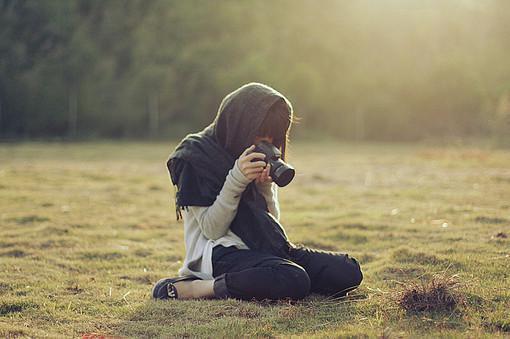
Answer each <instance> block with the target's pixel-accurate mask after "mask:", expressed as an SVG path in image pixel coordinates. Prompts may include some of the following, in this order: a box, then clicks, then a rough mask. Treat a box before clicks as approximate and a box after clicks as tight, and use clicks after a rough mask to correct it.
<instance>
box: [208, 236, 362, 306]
mask: <svg viewBox="0 0 510 339" xmlns="http://www.w3.org/2000/svg"><path fill="white" fill-rule="evenodd" d="M212 261H213V276H214V277H215V280H214V294H215V297H217V298H227V297H232V298H238V299H244V300H250V299H252V298H255V299H257V300H262V299H266V298H268V299H282V298H291V299H301V298H304V297H305V296H307V295H308V294H309V293H310V292H315V293H319V294H323V295H335V296H342V295H345V294H346V293H347V292H348V291H351V290H353V289H355V288H356V287H358V286H359V284H360V283H361V280H362V279H363V274H362V272H361V269H360V266H359V264H358V262H357V261H356V260H355V259H354V258H350V257H349V256H348V255H347V254H341V253H338V252H330V251H322V250H316V249H310V248H307V247H303V246H298V247H296V248H294V249H293V250H292V251H291V260H287V259H284V258H280V257H277V256H273V255H268V254H264V253H261V252H258V251H254V250H240V249H237V248H235V247H233V246H230V247H223V246H216V247H215V248H214V250H213V260H212Z"/></svg>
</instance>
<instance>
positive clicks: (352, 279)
mask: <svg viewBox="0 0 510 339" xmlns="http://www.w3.org/2000/svg"><path fill="white" fill-rule="evenodd" d="M332 271H333V272H334V273H333V274H332V277H331V278H332V280H333V281H332V285H333V286H334V287H333V291H334V292H335V293H341V294H346V293H347V292H349V291H351V290H353V289H355V288H357V287H358V286H359V285H360V284H361V281H362V280H363V272H362V271H361V267H360V265H359V263H358V261H357V260H356V259H354V258H350V257H349V256H348V255H346V256H345V262H342V263H341V264H340V265H338V266H336V267H335V268H334V269H333V270H332Z"/></svg>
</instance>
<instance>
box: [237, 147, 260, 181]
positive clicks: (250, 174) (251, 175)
mask: <svg viewBox="0 0 510 339" xmlns="http://www.w3.org/2000/svg"><path fill="white" fill-rule="evenodd" d="M254 148H255V145H251V146H250V147H248V148H247V149H245V150H244V152H243V153H242V154H241V155H240V156H239V168H240V169H241V172H242V173H243V174H244V176H245V177H246V178H248V179H250V180H253V179H255V178H257V177H259V176H260V175H261V173H262V172H263V171H264V167H266V162H265V161H262V160H258V161H253V162H252V160H253V159H264V158H265V157H266V155H265V154H264V153H259V152H251V151H253V149H254Z"/></svg>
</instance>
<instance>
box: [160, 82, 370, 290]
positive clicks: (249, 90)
mask: <svg viewBox="0 0 510 339" xmlns="http://www.w3.org/2000/svg"><path fill="white" fill-rule="evenodd" d="M294 120H295V119H294V114H293V108H292V105H291V103H290V102H289V100H288V99H287V98H286V97H285V96H283V95H282V94H281V93H279V92H278V91H276V90H275V89H273V88H271V87H269V86H267V85H264V84H260V83H249V84H246V85H243V86H242V87H240V88H238V89H237V90H235V91H233V92H231V93H229V94H228V95H227V96H225V98H224V99H223V100H222V102H221V104H220V107H219V109H218V112H217V114H216V117H215V119H214V121H213V122H212V123H211V124H210V125H209V126H207V127H206V128H205V129H203V130H202V131H200V132H198V133H194V134H188V135H187V136H186V137H185V138H184V139H183V140H182V141H181V142H180V143H179V145H178V146H177V147H176V148H175V150H174V152H173V153H172V154H171V156H170V158H169V160H168V162H167V166H168V170H169V172H170V177H171V180H172V183H173V184H174V187H175V189H176V196H175V199H176V202H175V206H176V214H177V220H180V219H183V220H184V241H185V247H186V255H185V259H184V262H183V265H182V267H181V268H180V269H179V270H178V274H179V276H177V277H173V278H163V279H161V280H160V281H158V282H157V283H156V284H155V286H154V288H153V290H152V295H153V298H155V299H197V298H216V299H224V298H236V299H241V300H263V299H271V300H278V299H284V298H287V299H301V298H304V297H305V296H307V295H308V294H310V293H312V292H313V293H318V294H322V295H327V296H345V295H346V294H347V292H349V291H351V290H353V289H355V288H356V287H358V286H359V284H360V283H361V280H362V279H363V274H362V272H361V268H360V265H359V263H358V262H357V261H356V259H354V258H352V257H349V256H348V255H347V254H343V253H339V252H333V251H324V250H319V249H312V248H308V247H306V246H303V245H296V244H293V243H292V242H291V241H289V239H288V237H287V235H286V233H285V230H284V228H283V227H282V225H281V224H280V222H279V221H280V207H279V202H278V189H277V186H276V184H275V183H274V182H273V180H272V179H271V177H270V176H269V173H270V165H269V164H268V165H266V162H264V161H262V160H261V159H264V156H265V155H264V154H263V153H260V152H254V151H253V150H254V148H255V146H254V144H256V143H257V142H259V141H261V140H265V141H267V142H269V143H272V144H273V145H274V146H275V147H277V148H278V149H279V150H280V151H281V153H282V156H281V157H282V159H283V160H285V150H286V147H287V143H288V140H289V130H290V127H291V124H292V122H293V121H294Z"/></svg>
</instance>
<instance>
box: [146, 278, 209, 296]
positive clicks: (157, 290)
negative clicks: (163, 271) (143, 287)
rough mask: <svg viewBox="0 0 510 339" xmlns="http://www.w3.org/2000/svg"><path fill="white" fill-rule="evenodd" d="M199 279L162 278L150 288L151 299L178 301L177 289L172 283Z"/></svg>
mask: <svg viewBox="0 0 510 339" xmlns="http://www.w3.org/2000/svg"><path fill="white" fill-rule="evenodd" d="M198 279H200V278H197V277H195V276H194V275H185V276H182V277H176V278H163V279H161V280H159V281H158V282H157V283H156V284H155V285H154V287H153V288H152V297H153V298H154V299H162V300H164V299H178V296H177V289H176V288H175V286H174V283H176V282H178V281H184V280H198Z"/></svg>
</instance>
